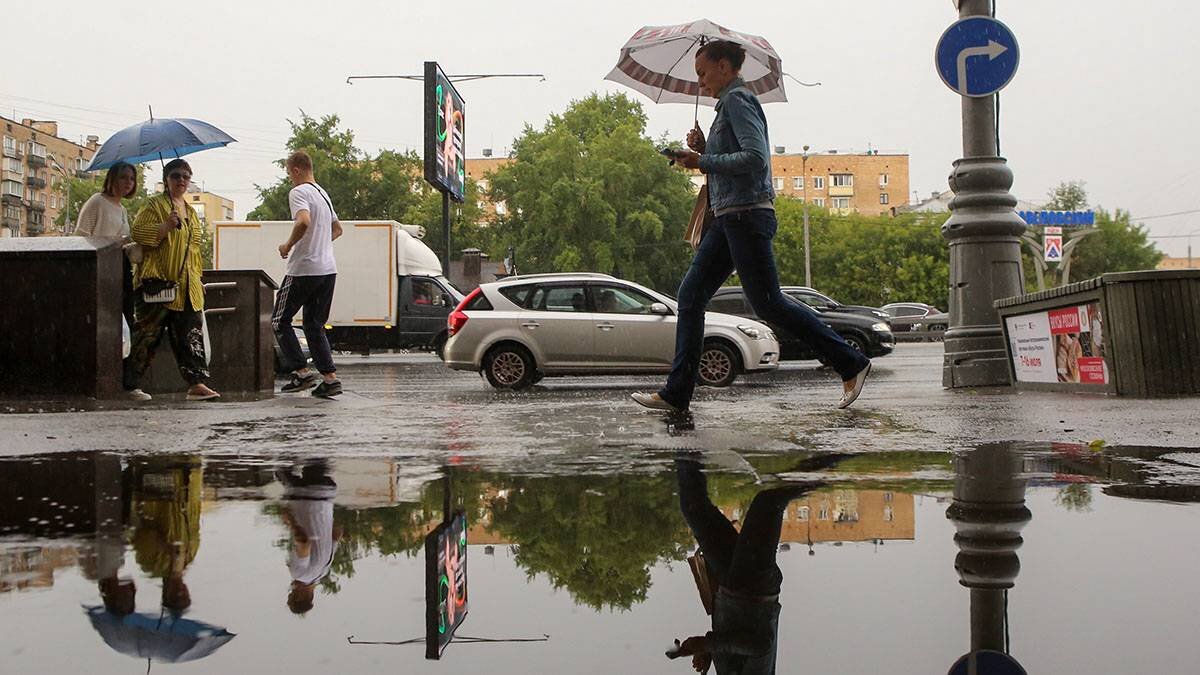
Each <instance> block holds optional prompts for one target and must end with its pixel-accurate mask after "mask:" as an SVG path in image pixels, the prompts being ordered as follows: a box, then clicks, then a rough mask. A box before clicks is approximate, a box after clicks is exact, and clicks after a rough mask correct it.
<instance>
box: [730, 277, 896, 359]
mask: <svg viewBox="0 0 1200 675" xmlns="http://www.w3.org/2000/svg"><path fill="white" fill-rule="evenodd" d="M784 293H786V294H788V295H791V296H792V297H793V298H795V295H794V294H792V293H788V291H787V289H784ZM797 299H799V298H797ZM809 306H810V307H811V305H809ZM839 307H845V305H839ZM708 308H709V309H710V310H712V311H714V312H723V313H725V314H733V315H735V316H742V317H746V318H748V319H754V320H756V321H762V319H761V318H759V317H758V316H757V315H756V314H755V313H754V309H753V308H752V307H751V306H750V303H749V302H747V301H746V295H745V293H744V292H743V291H742V288H741V287H740V286H725V287H723V288H720V289H718V290H717V293H716V295H714V296H713V299H712V301H711V302H709V303H708ZM813 309H814V310H815V311H816V312H817V313H818V314H819V315H820V316H821V320H822V321H824V322H825V325H826V326H829V327H830V328H832V329H833V332H835V333H837V334H838V335H840V336H842V339H843V340H845V341H846V342H848V343H850V346H852V347H854V348H855V349H857V350H858V351H860V352H862V353H864V354H866V355H867V356H869V357H871V358H875V357H877V356H885V355H887V354H891V353H892V350H893V349H895V348H896V338H895V337H894V336H893V335H892V331H891V328H890V327H889V326H888V324H887V322H886V321H884V320H882V319H879V318H877V317H870V318H868V317H866V316H863V315H862V314H859V313H852V312H845V311H840V310H838V311H834V310H831V309H826V310H821V309H816V308H815V307H814V308H813ZM764 323H767V325H768V326H770V328H771V330H773V331H774V332H775V334H776V335H777V336H778V337H779V347H780V357H779V358H780V359H781V360H806V359H815V358H817V356H816V354H815V353H814V352H813V351H812V349H811V348H809V346H808V345H807V344H805V343H804V341H802V340H801V339H800V338H798V337H796V336H795V335H793V334H791V333H789V332H788V331H786V330H784V329H783V328H782V327H781V326H778V325H776V324H773V323H769V322H764Z"/></svg>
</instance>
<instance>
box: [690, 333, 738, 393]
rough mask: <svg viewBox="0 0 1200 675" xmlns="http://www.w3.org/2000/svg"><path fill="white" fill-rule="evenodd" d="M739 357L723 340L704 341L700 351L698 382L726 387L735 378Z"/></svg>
mask: <svg viewBox="0 0 1200 675" xmlns="http://www.w3.org/2000/svg"><path fill="white" fill-rule="evenodd" d="M739 369H740V366H739V359H738V356H737V353H736V352H734V351H733V348H732V347H730V346H729V345H727V344H725V343H723V342H716V341H713V342H706V343H704V351H702V352H700V384H702V385H704V386H706V387H728V386H729V385H731V384H733V381H734V380H736V379H737V376H738V370H739Z"/></svg>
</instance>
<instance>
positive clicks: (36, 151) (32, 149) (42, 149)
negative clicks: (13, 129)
mask: <svg viewBox="0 0 1200 675" xmlns="http://www.w3.org/2000/svg"><path fill="white" fill-rule="evenodd" d="M29 154H31V155H33V156H34V157H41V158H42V159H46V146H44V145H42V144H41V143H34V142H33V141H29Z"/></svg>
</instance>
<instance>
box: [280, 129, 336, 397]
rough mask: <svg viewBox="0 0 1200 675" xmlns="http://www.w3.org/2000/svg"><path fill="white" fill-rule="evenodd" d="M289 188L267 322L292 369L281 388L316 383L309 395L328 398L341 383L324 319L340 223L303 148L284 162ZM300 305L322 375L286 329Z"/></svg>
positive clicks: (286, 364)
mask: <svg viewBox="0 0 1200 675" xmlns="http://www.w3.org/2000/svg"><path fill="white" fill-rule="evenodd" d="M285 166H286V168H287V174H288V179H289V180H291V181H292V185H295V186H296V187H294V188H292V191H291V192H289V193H288V205H289V206H290V207H291V210H292V220H293V223H294V224H293V225H292V235H291V236H290V237H288V240H287V241H285V242H283V243H282V244H280V245H279V256H280V257H281V258H283V259H285V260H287V272H286V273H285V275H284V277H283V283H282V284H280V286H279V292H277V293H276V294H275V311H274V312H273V313H272V315H271V328H272V329H274V331H275V339H276V341H278V342H279V350H280V351H281V352H283V358H282V361H283V367H284V368H285V369H287V370H290V371H292V380H291V381H290V382H288V383H287V384H285V385H283V387H282V389H281V391H283V392H284V393H290V392H294V391H304V390H305V389H308V388H309V387H312V386H314V385H316V388H315V389H313V392H312V395H313V396H320V397H323V398H330V397H333V396H337V395H338V394H340V393H342V383H341V382H340V381H339V380H338V378H337V368H336V367H335V366H334V365H333V353H332V352H331V350H330V348H329V338H327V337H326V336H325V322H326V321H328V320H329V307H330V305H332V304H333V287H334V282H335V281H336V280H337V263H336V262H335V261H334V259H333V241H334V240H335V239H337V238H338V237H340V236H342V225H341V223H339V222H338V217H337V213H336V212H335V211H334V210H333V202H331V201H330V200H329V195H328V194H327V193H326V192H325V190H324V189H322V188H321V186H320V185H317V183H316V181H315V180H314V179H313V168H312V158H311V157H309V156H308V153H306V152H304V151H303V150H297V151H296V152H293V153H292V154H291V156H290V157H288V158H287V162H286V163H285ZM301 308H303V309H304V320H303V325H304V337H305V338H307V339H308V349H309V352H311V353H312V358H313V365H314V366H316V369H317V372H319V373H320V374H321V377H322V379H323V381H322V382H321V383H319V384H318V383H317V377H316V376H315V375H314V374H313V373H312V371H311V370H309V368H308V366H307V364H306V362H305V360H304V352H302V351H300V341H299V340H297V339H296V333H295V331H294V330H293V329H292V318H293V317H295V316H296V312H298V311H300V309H301Z"/></svg>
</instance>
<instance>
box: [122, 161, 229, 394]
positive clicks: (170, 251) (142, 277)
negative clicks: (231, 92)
mask: <svg viewBox="0 0 1200 675" xmlns="http://www.w3.org/2000/svg"><path fill="white" fill-rule="evenodd" d="M191 180H192V167H191V166H190V165H188V163H187V162H185V161H183V160H182V159H174V160H172V161H170V162H168V163H167V165H166V166H165V167H164V168H163V185H164V186H165V187H164V188H163V193H162V194H159V195H155V196H154V197H152V198H151V199H150V201H149V202H147V204H146V206H144V207H143V208H142V210H141V211H139V212H138V214H137V217H136V218H134V221H133V226H132V227H131V228H130V236H131V237H132V238H133V240H134V241H135V242H137V243H139V244H141V245H142V248H143V251H144V252H143V258H142V263H141V264H140V265H138V270H137V274H136V275H135V277H134V282H133V284H134V291H135V313H136V315H137V322H136V323H135V324H134V328H133V344H132V346H131V348H130V353H129V358H127V359H125V376H124V380H125V382H124V384H125V391H126V392H127V394H128V396H129V397H130V398H131V399H133V400H136V401H149V400H150V395H149V394H147V393H145V392H143V391H142V390H141V389H140V387H139V382H140V381H141V379H142V375H144V374H145V372H146V369H147V368H149V367H150V362H151V361H152V360H153V359H154V352H155V351H157V349H158V344H159V343H160V342H161V341H162V337H163V333H166V334H167V335H168V338H169V340H170V343H171V351H173V352H174V353H175V362H176V363H177V364H178V365H179V374H180V375H181V376H183V379H184V381H185V382H187V385H188V390H187V400H189V401H207V400H211V399H215V398H218V397H219V396H220V394H218V393H217V392H215V391H213V390H212V389H210V388H209V387H208V385H206V384H205V381H206V380H208V365H207V359H206V358H205V354H204V335H203V331H202V321H203V316H202V314H201V312H203V311H204V287H203V286H202V285H201V283H200V274H201V273H200V268H201V264H200V263H201V259H200V258H201V256H200V228H201V227H202V226H201V224H200V218H199V217H198V216H197V215H196V211H195V210H194V209H192V207H191V206H189V205H188V203H187V201H186V200H185V196H186V195H187V188H188V183H190V182H191ZM172 283H173V284H174V289H175V297H174V299H173V300H170V301H169V302H147V301H146V300H147V295H148V294H147V292H146V291H147V289H148V288H149V287H151V286H166V285H169V284H172Z"/></svg>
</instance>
